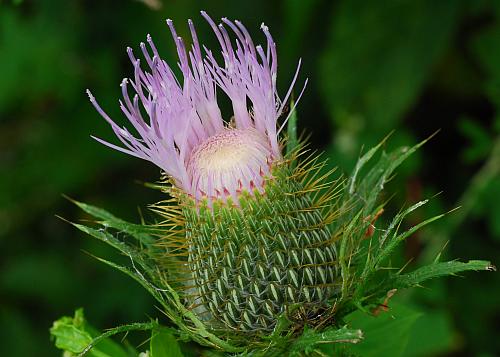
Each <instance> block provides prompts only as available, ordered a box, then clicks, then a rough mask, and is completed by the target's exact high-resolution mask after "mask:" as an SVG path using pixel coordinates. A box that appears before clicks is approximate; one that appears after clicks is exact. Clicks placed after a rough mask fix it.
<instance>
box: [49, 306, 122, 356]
mask: <svg viewBox="0 0 500 357" xmlns="http://www.w3.org/2000/svg"><path fill="white" fill-rule="evenodd" d="M50 334H51V335H52V337H53V338H54V339H55V345H56V347H57V348H59V349H61V350H64V351H66V352H68V354H65V356H66V355H67V356H76V355H80V354H87V355H88V356H92V357H129V356H131V355H130V354H129V353H128V352H127V351H126V350H125V349H123V348H122V347H121V346H120V345H119V344H117V343H116V342H114V341H113V340H111V339H109V338H107V337H102V338H100V340H99V346H95V345H96V343H95V336H97V335H98V333H97V331H96V330H95V329H94V328H92V327H91V326H89V325H88V324H87V321H86V320H85V317H84V315H83V309H78V310H76V311H75V315H74V316H73V317H69V316H64V317H61V318H60V319H59V320H57V321H55V322H54V324H53V325H52V327H51V329H50ZM109 335H110V334H109ZM89 347H91V348H89ZM87 352H88V353H87Z"/></svg>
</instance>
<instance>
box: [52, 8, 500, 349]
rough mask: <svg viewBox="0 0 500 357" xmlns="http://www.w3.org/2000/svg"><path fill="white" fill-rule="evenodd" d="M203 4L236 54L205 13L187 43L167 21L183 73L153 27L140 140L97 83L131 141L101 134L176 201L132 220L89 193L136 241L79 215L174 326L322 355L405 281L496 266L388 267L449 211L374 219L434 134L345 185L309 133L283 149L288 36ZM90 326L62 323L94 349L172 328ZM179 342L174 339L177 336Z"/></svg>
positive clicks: (136, 105)
mask: <svg viewBox="0 0 500 357" xmlns="http://www.w3.org/2000/svg"><path fill="white" fill-rule="evenodd" d="M202 15H203V17H205V19H206V20H207V21H208V23H209V24H210V26H211V27H212V29H213V31H214V33H215V35H216V37H217V39H218V41H219V44H220V47H221V55H222V62H218V61H217V59H216V56H217V57H218V54H217V55H214V54H213V53H212V52H211V51H210V50H209V49H207V48H205V47H203V48H204V51H203V52H202V50H201V46H200V44H199V42H198V38H197V35H196V31H195V29H194V25H193V23H192V22H191V21H189V28H190V31H191V37H192V46H191V48H190V50H189V51H188V50H187V48H186V44H185V43H184V40H183V39H182V38H180V37H178V36H177V33H176V30H175V28H174V26H173V23H172V21H170V20H167V24H168V26H169V28H170V31H171V33H172V36H173V38H174V41H175V44H176V48H177V54H178V57H179V62H178V66H179V68H180V70H181V73H182V80H178V79H177V78H176V76H175V75H174V71H173V70H172V69H171V67H169V65H168V64H167V63H166V62H165V61H164V60H162V59H161V58H160V56H159V54H158V51H157V49H156V47H155V45H154V44H153V41H152V40H151V38H150V36H148V39H147V42H148V45H149V48H147V46H146V45H145V44H141V50H142V53H143V57H144V59H145V61H146V64H147V67H149V68H148V69H147V70H143V69H142V67H141V62H140V60H139V59H137V58H136V57H135V56H134V54H133V52H132V50H131V49H128V50H127V51H128V54H129V57H130V60H131V61H132V64H133V66H134V78H133V79H130V80H129V79H124V80H123V82H122V84H121V87H122V91H123V100H122V101H120V107H121V109H122V111H123V113H124V114H125V116H126V117H127V119H128V120H129V121H130V123H131V124H132V126H133V127H134V129H135V131H136V134H135V136H134V134H132V133H131V132H130V131H129V130H128V129H127V128H125V127H123V128H122V127H120V126H119V125H118V124H116V123H115V122H114V121H113V120H112V119H111V118H110V117H109V116H108V115H107V114H106V113H105V112H104V111H103V110H102V109H101V107H100V106H99V105H98V104H97V102H96V100H95V99H94V97H93V96H92V95H91V94H90V92H88V94H89V97H90V100H91V102H92V104H93V105H94V106H95V108H96V109H97V111H98V112H99V113H100V114H101V115H102V116H103V117H104V119H106V121H107V122H108V123H109V124H110V125H111V127H112V129H113V131H114V133H115V134H116V136H117V138H118V139H119V140H120V142H121V143H122V146H117V145H114V144H111V143H109V142H107V141H104V140H102V139H99V138H96V140H98V141H99V142H101V143H103V144H105V145H107V146H109V147H111V148H113V149H116V150H118V151H121V152H124V153H127V154H129V155H132V156H136V157H139V158H142V159H145V160H148V161H151V162H152V163H154V164H155V165H157V166H158V167H160V168H161V169H162V170H163V171H164V173H165V175H166V176H167V182H165V185H162V189H163V191H164V192H166V193H168V194H169V195H170V196H172V197H171V198H168V199H166V200H163V201H161V202H159V203H157V204H154V205H152V209H153V210H154V211H156V212H158V213H159V214H160V215H162V216H163V217H164V220H163V221H162V222H160V223H158V224H155V225H152V226H149V225H137V224H132V223H128V222H125V221H123V220H120V219H118V218H116V217H114V216H113V215H111V214H109V213H108V212H106V211H104V210H102V209H99V208H97V207H92V206H89V205H86V204H83V203H79V202H77V204H78V205H79V206H80V207H81V208H82V209H83V210H85V211H86V212H87V213H89V214H91V215H93V216H95V217H96V218H98V219H99V222H98V224H100V225H101V226H103V227H105V228H106V229H114V230H117V231H119V232H121V233H124V235H126V236H129V237H131V238H134V239H135V240H132V241H127V240H126V239H121V238H118V236H114V235H113V234H112V233H110V232H108V231H106V230H101V229H95V228H92V227H88V226H84V225H81V224H75V226H76V227H78V228H79V229H81V230H82V231H84V232H86V233H88V234H90V235H92V236H93V237H95V238H97V239H100V240H102V241H104V242H106V243H108V244H110V245H111V246H113V247H114V248H116V249H118V250H119V251H120V252H121V253H123V254H125V255H127V256H129V257H130V259H131V261H132V267H130V268H128V267H124V266H120V265H118V264H115V263H112V262H110V261H107V260H104V259H101V261H103V262H105V263H107V264H109V265H111V266H113V267H114V268H117V269H119V270H120V271H122V272H125V273H126V274H128V275H129V276H131V277H133V278H134V279H136V280H137V281H138V282H139V283H140V284H142V286H143V287H145V288H146V289H147V290H148V291H149V292H150V293H151V294H152V295H153V296H154V297H155V299H156V301H157V302H158V303H159V304H160V306H161V307H162V309H163V312H164V313H165V315H166V316H168V317H169V318H170V319H171V321H172V322H173V323H174V324H176V325H177V327H178V330H177V331H175V332H173V333H175V334H177V336H178V337H179V338H182V339H184V340H186V339H192V340H194V341H196V342H199V343H200V344H202V345H205V346H211V347H216V348H218V349H219V350H222V351H225V352H231V353H242V355H245V353H247V352H248V353H249V354H251V355H253V356H264V355H265V356H282V355H285V354H286V353H290V354H302V353H306V354H308V353H309V352H311V351H316V352H317V353H318V354H320V355H323V354H324V352H322V351H321V350H320V347H319V346H322V345H324V344H326V343H334V342H338V343H345V342H352V343H357V342H359V341H360V340H361V339H362V332H361V330H358V329H351V328H348V327H347V326H346V324H347V323H346V321H347V316H348V315H349V314H350V313H351V312H353V311H355V310H357V309H360V310H363V311H365V312H367V311H369V309H370V308H374V309H375V311H380V306H381V305H379V304H381V303H382V304H383V305H382V306H384V308H385V306H386V305H387V301H388V299H389V298H390V297H391V296H392V295H393V294H394V293H395V292H396V290H397V289H402V288H408V287H413V286H419V285H420V284H421V283H422V282H423V281H425V280H427V279H430V278H434V277H439V276H443V275H446V274H456V273H458V272H461V271H466V270H494V267H493V266H492V265H491V264H490V263H489V262H486V261H469V262H467V263H463V262H458V261H452V262H443V263H440V262H437V260H436V261H435V262H433V263H432V264H430V265H428V266H424V267H421V268H419V269H417V270H416V271H414V272H412V273H409V274H408V273H403V272H402V269H401V270H397V269H396V270H394V269H387V264H388V258H389V257H390V255H391V253H392V252H393V251H394V249H395V248H396V247H397V245H398V244H400V243H401V242H403V241H404V240H405V239H406V238H407V237H408V236H410V235H411V234H412V233H413V232H415V231H416V230H417V229H418V228H420V227H423V226H425V225H426V224H428V223H430V222H432V221H434V220H436V219H438V218H440V217H442V216H443V215H439V216H436V217H432V218H429V219H427V220H425V221H424V222H422V223H419V224H417V225H416V226H414V227H412V228H410V229H408V230H407V231H404V232H399V227H400V226H401V223H402V221H403V219H404V218H405V217H406V216H407V215H408V214H410V213H411V212H412V211H414V210H415V209H417V208H418V207H420V206H422V205H424V204H425V203H426V202H427V200H426V201H422V202H418V203H416V204H414V205H413V206H411V207H408V208H406V209H404V210H402V211H401V212H400V213H398V214H397V215H396V216H395V217H394V218H393V220H392V222H391V223H390V224H389V225H388V226H387V227H386V229H383V230H378V229H375V227H374V224H375V223H376V221H377V218H378V217H379V216H380V215H381V214H382V212H383V205H378V204H377V198H378V196H379V194H380V192H381V190H382V189H383V187H384V184H385V183H386V182H387V181H388V180H389V178H390V177H392V175H393V172H394V170H395V169H396V168H397V167H398V165H399V164H401V163H402V162H403V161H404V160H405V159H406V158H408V157H409V156H410V155H411V154H412V153H413V152H415V151H416V150H417V149H418V148H419V147H420V146H421V145H423V144H424V143H425V141H424V142H421V143H419V144H417V145H415V146H414V147H411V148H406V147H404V148H400V149H397V150H395V151H393V152H390V153H388V154H386V153H382V155H381V156H380V159H379V160H378V162H377V163H376V164H374V165H373V167H372V168H371V169H368V170H366V172H365V173H364V174H363V173H362V172H364V170H363V169H365V166H366V164H367V163H368V162H373V161H372V158H373V157H374V155H375V153H377V151H379V150H380V149H381V147H382V144H383V142H382V143H380V144H379V145H378V146H376V147H374V148H372V149H371V150H369V151H368V152H367V153H365V154H364V155H363V156H362V157H360V159H359V160H358V162H357V164H356V166H355V169H354V171H353V173H352V175H351V176H350V177H349V178H348V179H347V180H345V182H341V183H339V184H338V185H336V184H335V182H334V183H332V182H329V177H330V173H331V172H332V171H331V170H330V171H328V172H326V173H324V171H325V170H323V169H324V168H325V167H326V164H325V161H322V160H320V159H318V156H316V155H314V154H310V155H309V156H308V157H306V158H305V159H304V158H302V157H303V156H305V155H304V154H305V152H306V151H305V149H303V147H302V145H295V146H294V145H291V144H290V143H293V142H294V141H295V140H290V142H289V143H287V152H286V153H285V154H283V153H282V151H281V149H282V147H283V145H282V144H283V143H284V140H286V139H284V138H283V136H280V133H281V132H282V130H283V128H284V127H285V125H286V123H287V121H288V117H285V118H284V119H283V120H280V121H281V123H279V122H278V120H279V119H280V116H281V115H282V114H283V111H284V107H285V104H286V103H287V101H288V99H289V97H290V94H291V91H292V88H293V86H294V84H295V82H296V80H297V76H298V72H299V69H300V62H299V66H298V68H297V71H296V73H295V75H294V77H293V79H292V83H291V85H290V88H289V90H288V91H287V93H286V95H285V96H284V98H283V100H280V98H279V97H278V94H277V90H276V77H277V55H276V44H275V43H274V41H273V39H272V37H271V34H270V33H269V30H268V28H267V27H266V26H264V25H262V27H261V28H262V30H263V32H264V35H265V38H266V40H267V43H266V46H265V48H263V47H261V46H255V45H254V44H253V41H252V39H251V37H250V35H249V33H248V31H247V30H246V28H245V27H244V26H243V25H242V24H241V23H240V22H238V21H234V22H232V21H229V20H227V19H222V24H220V25H216V24H215V23H214V22H213V20H212V19H211V18H210V17H209V16H208V15H207V14H205V13H204V12H202ZM130 88H132V90H133V91H134V92H135V94H134V95H133V97H132V98H131V97H130V95H129V90H130ZM304 88H305V85H304ZM221 92H223V93H224V94H225V95H227V96H228V97H229V99H230V101H231V103H232V107H233V112H234V117H233V118H232V119H229V118H223V116H222V114H221V111H220V109H219V107H218V104H217V94H220V93H221ZM302 92H303V89H302ZM302 92H301V93H300V94H302ZM299 99H300V95H299ZM288 115H290V114H288ZM145 118H146V119H145ZM289 132H290V133H292V132H293V130H289ZM289 144H290V145H289ZM121 236H123V235H122V234H121V235H120V237H121ZM337 246H338V249H337ZM75 328H76V329H77V330H81V329H82V313H81V311H80V312H78V311H77V313H76V314H75V318H73V319H71V318H66V317H65V318H62V319H61V320H59V321H57V322H56V323H55V324H54V326H53V328H52V329H51V333H52V335H53V336H56V344H59V345H58V347H60V348H63V349H65V350H68V351H71V352H72V353H81V354H84V353H85V352H86V351H89V350H90V349H91V348H92V347H93V346H94V345H95V344H96V343H98V342H99V341H101V340H102V339H103V338H107V337H109V336H110V335H111V334H116V333H121V332H124V331H132V330H137V329H151V330H153V334H152V346H153V345H155V344H156V342H154V341H155V340H158V339H159V340H161V335H162V334H167V335H168V336H170V335H169V334H170V333H172V330H171V329H160V328H159V327H158V324H157V323H156V322H155V321H152V322H150V323H144V324H143V323H138V324H130V325H124V326H120V327H117V328H115V329H112V330H108V331H107V332H106V333H105V334H102V335H100V336H98V337H95V338H94V339H93V340H92V342H90V344H89V339H90V334H87V332H85V331H84V333H80V334H75V330H74V329H75ZM83 328H84V327H83ZM68 331H69V332H68ZM67 336H74V338H72V339H68V338H67ZM157 336H160V338H158V337H157ZM80 337H81V338H80ZM79 338H80V340H78V339H79ZM82 339H83V341H81V340H82ZM75 341H76V342H77V343H75ZM165 341H168V343H169V346H168V348H170V344H171V339H170V338H167V339H165ZM165 341H163V343H166V342H165ZM153 342H154V343H153ZM82 345H83V346H85V345H87V347H85V348H83V347H82ZM151 349H152V348H151ZM174 349H175V348H174ZM179 351H180V350H179ZM179 353H180V352H179Z"/></svg>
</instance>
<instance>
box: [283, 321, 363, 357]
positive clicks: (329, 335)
mask: <svg viewBox="0 0 500 357" xmlns="http://www.w3.org/2000/svg"><path fill="white" fill-rule="evenodd" d="M362 338H363V333H362V332H361V330H358V329H349V328H347V327H346V326H344V327H341V328H339V329H337V328H333V327H331V328H327V329H326V330H323V331H321V332H317V331H315V330H313V329H309V328H306V329H305V330H304V333H303V334H302V336H300V337H299V338H297V339H296V340H295V342H294V343H293V344H292V346H291V347H290V352H291V353H297V354H299V353H301V352H306V353H308V352H310V351H312V350H313V349H314V348H315V347H317V346H318V345H323V344H332V343H358V342H359V341H361V339H362Z"/></svg>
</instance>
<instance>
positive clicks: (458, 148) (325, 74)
mask: <svg viewBox="0 0 500 357" xmlns="http://www.w3.org/2000/svg"><path fill="white" fill-rule="evenodd" d="M499 5H500V2H498V1H495V0H491V1H482V0H478V1H465V0H463V1H460V0H441V1H432V0H423V1H409V0H408V1H403V0H393V1H385V2H384V1H382V2H378V1H377V2H376V1H365V2H362V1H347V0H344V1H327V0H309V1H302V0H282V1H264V0H253V1H246V2H244V1H229V0H225V1H213V2H207V1H195V0H163V1H160V0H142V1H137V0H136V1H134V0H127V1H125V0H122V1H102V0H93V1H91V0H85V1H84V0H73V1H68V0H39V1H34V0H31V1H29V0H25V1H19V0H18V1H6V0H4V1H3V2H2V1H0V125H1V126H0V128H1V129H0V351H1V352H2V353H1V354H2V355H8V356H35V355H36V356H53V355H56V354H58V353H59V352H57V351H56V349H55V348H54V347H53V346H52V343H51V341H50V340H49V334H48V329H49V327H50V325H51V323H52V321H53V320H54V319H56V318H58V317H59V316H61V315H63V314H66V315H68V314H72V311H73V310H74V308H76V307H79V306H83V307H85V309H86V315H87V317H88V319H89V320H90V321H92V323H93V324H94V325H96V326H98V327H100V328H107V327H112V326H115V325H117V324H120V323H126V322H132V321H143V320H146V319H147V318H148V316H156V317H161V313H160V312H159V311H157V310H156V309H155V308H154V304H153V301H152V300H151V298H150V297H149V296H148V295H147V293H146V292H145V291H143V290H141V288H140V287H139V286H138V285H137V284H136V283H134V282H132V281H131V280H129V279H127V278H126V277H124V276H122V275H120V273H118V272H115V271H112V270H111V269H110V268H108V267H106V266H104V265H101V264H99V263H98V262H97V261H95V260H94V259H93V258H92V257H91V256H90V255H88V254H86V252H91V253H92V254H96V255H100V256H103V255H104V256H106V255H109V254H112V253H111V252H110V251H109V250H108V248H107V247H105V246H103V245H102V244H99V243H98V242H95V241H94V240H91V239H87V238H86V237H85V238H84V237H83V233H80V232H77V231H76V230H75V229H74V228H73V227H71V226H70V225H68V224H67V223H65V222H63V221H62V220H60V219H58V218H57V217H56V215H60V216H62V217H64V218H66V219H69V220H80V219H85V218H86V217H85V216H84V215H83V214H82V213H81V212H79V211H78V209H76V207H74V206H73V205H72V204H71V203H70V202H68V201H67V200H66V199H64V198H63V197H62V194H66V195H68V196H70V197H73V198H76V199H78V200H80V201H85V202H89V203H92V204H94V205H98V206H102V207H105V208H106V209H108V210H110V211H112V212H115V213H116V214H117V215H119V216H121V217H124V218H127V219H131V220H135V221H137V220H139V219H140V217H141V216H143V217H144V218H145V219H146V220H147V219H148V218H152V216H153V215H152V213H150V212H148V211H147V209H146V208H145V207H146V206H147V204H148V203H152V202H155V201H157V200H159V199H161V194H160V193H158V192H156V191H153V190H150V189H147V188H145V187H144V186H142V185H141V184H140V182H143V181H154V180H156V179H157V178H158V175H159V170H158V169H157V168H155V167H153V165H151V164H149V163H147V162H142V161H140V160H136V159H132V158H127V157H125V156H124V155H122V154H120V153H118V152H114V151H111V150H109V149H107V148H105V147H103V146H101V145H100V144H98V143H96V142H95V141H93V140H92V139H90V137H89V135H90V134H95V135H98V136H101V137H105V138H112V136H113V135H112V132H111V130H110V129H109V128H108V126H107V125H106V124H105V122H104V121H103V120H102V119H101V118H100V117H99V116H98V114H97V113H96V112H95V111H94V110H93V108H92V107H91V105H90V104H89V102H88V100H87V97H86V95H85V89H86V88H91V89H92V90H93V92H94V94H95V95H96V96H97V97H98V98H99V100H100V103H101V105H102V106H103V107H104V108H106V110H107V111H108V113H109V114H110V115H111V116H112V117H114V118H119V117H120V112H119V108H118V105H117V100H118V98H119V97H120V89H119V86H118V84H119V83H120V81H121V79H122V77H124V76H131V75H132V67H131V65H130V63H129V62H128V59H127V56H126V53H125V47H126V46H127V45H128V46H132V47H134V48H138V44H139V42H140V41H144V40H145V38H146V34H147V33H151V34H152V36H153V38H154V39H155V41H156V44H157V46H158V47H159V48H160V51H161V53H163V55H164V58H165V59H167V60H168V61H170V62H171V63H172V62H173V61H174V60H175V52H174V47H173V44H172V41H171V38H170V34H169V31H168V29H167V27H166V25H165V22H164V20H165V19H166V18H172V19H173V20H174V21H175V23H176V25H177V29H178V32H179V33H181V34H182V35H183V36H184V37H187V35H188V29H187V26H186V23H185V21H186V20H187V19H188V18H193V20H194V21H195V23H196V25H197V28H198V31H199V35H200V37H201V38H202V39H203V41H204V42H205V43H207V44H209V47H212V48H213V47H215V46H216V43H215V39H214V36H213V34H212V33H211V32H210V31H209V27H208V26H207V25H206V24H205V23H204V22H203V20H202V18H201V16H200V15H199V10H201V9H205V10H207V11H208V12H209V13H210V14H211V15H212V16H213V17H214V18H220V17H223V16H226V17H229V18H237V19H240V20H242V21H243V22H244V23H245V25H246V26H247V27H248V29H249V30H250V32H251V33H252V35H253V36H254V39H255V40H256V42H263V40H264V38H263V36H262V35H261V33H260V31H259V30H258V29H259V26H260V24H261V22H265V23H266V24H267V25H269V27H270V29H271V31H272V33H273V35H274V37H275V39H276V42H277V43H278V54H279V57H280V78H279V85H280V88H282V90H285V89H286V85H287V83H288V81H289V79H290V78H291V76H292V74H293V71H294V67H295V65H296V63H297V60H298V58H299V57H301V58H302V59H303V63H304V66H303V70H302V75H301V80H302V81H303V80H304V79H305V78H306V77H308V78H309V86H308V88H307V91H306V93H305V95H304V97H303V99H302V101H301V103H300V106H299V112H298V113H299V127H300V129H301V130H304V131H305V132H306V133H310V134H311V135H312V138H311V142H312V146H313V147H314V148H317V149H320V150H323V151H325V153H326V154H327V155H328V156H329V157H330V161H331V164H332V165H334V166H339V167H340V169H341V171H343V172H349V170H350V169H351V168H352V165H353V164H354V162H355V160H356V158H357V157H358V155H359V154H360V152H362V150H363V147H365V148H366V147H369V146H371V145H373V144H375V143H377V142H378V141H380V140H381V139H382V138H383V137H384V136H385V135H386V134H388V133H389V132H390V131H392V130H394V133H393V135H392V137H391V139H390V140H389V142H388V144H387V146H388V147H389V148H393V147H396V146H398V145H403V144H404V145H410V144H414V143H415V142H417V141H419V140H422V139H424V138H426V137H427V136H429V135H430V134H432V133H433V132H434V131H436V130H438V129H441V131H440V133H439V134H438V135H437V136H436V137H435V138H433V139H432V140H431V141H430V142H429V143H428V144H426V145H425V147H424V148H423V149H422V150H420V152H419V153H418V154H417V155H416V156H414V157H412V158H411V160H410V161H409V162H408V163H407V164H406V165H405V166H404V167H403V168H402V170H400V171H399V173H398V176H396V177H395V178H394V180H393V181H392V183H391V185H390V187H389V188H388V190H389V191H391V192H395V196H394V197H393V198H392V199H391V201H390V203H389V206H388V212H391V211H396V210H397V209H399V207H401V206H403V205H408V204H410V203H413V202H415V201H417V200H420V199H423V198H428V197H432V196H435V195H436V194H437V193H440V192H441V194H439V195H437V196H435V197H434V198H433V199H432V202H431V205H430V206H428V207H427V208H425V209H423V210H421V211H420V212H419V214H418V215H414V216H413V217H412V220H413V223H414V222H418V221H420V220H422V218H423V217H427V216H430V215H432V214H437V213H441V212H443V211H447V210H450V209H453V208H455V207H457V206H462V208H461V209H460V210H458V211H455V212H454V213H452V214H450V215H449V216H448V217H447V218H445V219H444V220H442V221H441V222H439V223H437V224H434V225H433V226H432V227H431V228H429V229H427V230H425V231H422V232H420V233H419V234H417V235H415V236H413V237H411V239H409V240H408V241H407V242H406V245H405V247H404V249H402V250H401V253H400V258H399V259H400V261H397V262H394V264H395V265H399V266H402V265H404V264H405V263H406V262H408V261H410V260H411V262H410V264H411V265H412V266H417V265H418V264H421V263H423V262H429V261H431V260H432V259H434V257H435V256H436V254H437V253H439V252H440V251H443V255H444V256H446V257H447V258H449V259H452V258H460V259H464V260H468V259H474V258H482V259H489V260H492V262H493V263H494V264H495V262H497V263H498V257H499V256H500V254H499V253H500V175H499V170H500V139H499V132H500V118H499V109H500V6H499ZM257 39H259V40H258V41H257ZM388 216H389V217H390V215H388ZM410 223H412V222H409V224H410ZM446 243H448V244H447V245H446ZM445 246H446V248H444V247H445ZM443 248H444V250H443ZM499 296H500V276H499V274H493V273H489V274H487V273H476V274H467V275H466V277H465V278H448V279H443V280H440V281H433V282H431V283H429V284H426V286H425V288H424V289H418V290H416V291H413V292H402V293H401V294H399V300H400V301H403V302H404V304H405V305H406V306H410V307H411V309H412V311H418V312H422V313H423V315H422V316H421V317H419V318H418V319H416V322H415V323H414V324H411V326H410V325H408V326H406V325H405V326H403V327H404V328H406V329H407V330H408V331H409V333H408V334H407V337H404V338H403V337H401V336H400V335H399V333H400V332H398V331H400V330H401V329H402V328H403V327H402V326H399V325H396V326H393V327H394V329H393V335H391V332H390V331H389V332H387V333H386V334H385V335H383V336H382V337H381V338H382V339H384V340H386V339H390V338H391V336H392V337H393V338H395V339H402V340H404V342H405V344H404V345H403V347H402V348H400V350H401V351H403V352H401V354H402V355H405V356H460V355H463V356H472V355H475V356H494V355H498V354H500V340H499V339H498V333H499V331H500V304H499V303H498V301H499ZM412 321H413V320H412ZM406 341H407V343H406ZM139 342H140V340H139ZM372 354H373V355H377V354H376V351H373V353H372Z"/></svg>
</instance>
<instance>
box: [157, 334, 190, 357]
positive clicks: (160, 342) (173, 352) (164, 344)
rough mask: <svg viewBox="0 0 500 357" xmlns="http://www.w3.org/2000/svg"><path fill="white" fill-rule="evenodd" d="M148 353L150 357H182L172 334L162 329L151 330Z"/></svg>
mask: <svg viewBox="0 0 500 357" xmlns="http://www.w3.org/2000/svg"><path fill="white" fill-rule="evenodd" d="M149 353H150V356H151V357H183V354H182V352H181V349H180V347H179V344H178V343H177V340H176V339H175V337H174V335H173V334H172V332H171V331H170V330H168V329H163V328H162V329H157V330H153V332H152V336H151V343H150V351H149Z"/></svg>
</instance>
